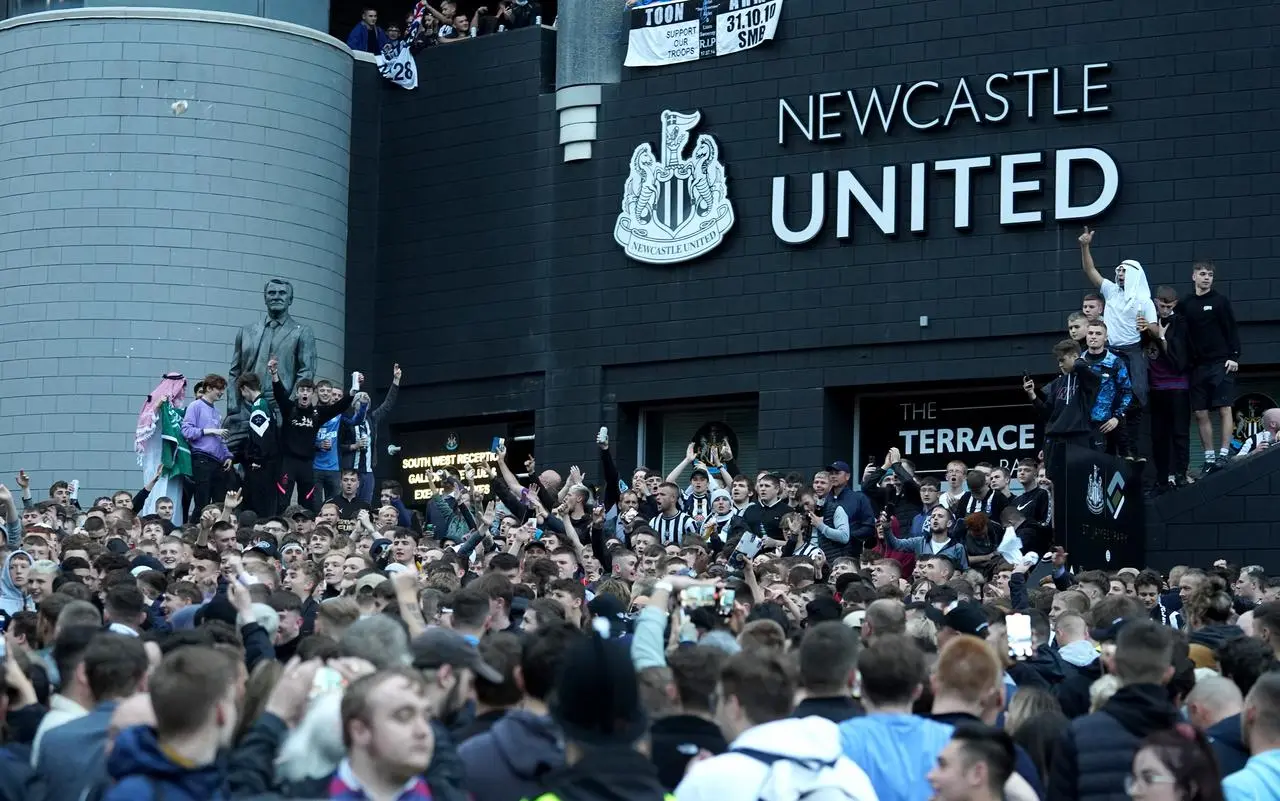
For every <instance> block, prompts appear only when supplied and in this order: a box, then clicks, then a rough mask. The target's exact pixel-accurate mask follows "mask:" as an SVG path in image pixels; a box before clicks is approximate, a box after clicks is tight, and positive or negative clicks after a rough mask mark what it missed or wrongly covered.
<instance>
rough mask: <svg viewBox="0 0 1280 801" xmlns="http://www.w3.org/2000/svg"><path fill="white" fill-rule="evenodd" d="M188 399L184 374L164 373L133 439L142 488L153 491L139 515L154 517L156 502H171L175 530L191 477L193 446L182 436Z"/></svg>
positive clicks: (147, 402)
mask: <svg viewBox="0 0 1280 801" xmlns="http://www.w3.org/2000/svg"><path fill="white" fill-rule="evenodd" d="M186 398H187V379H186V377H184V376H183V375H182V373H165V374H164V378H163V380H161V382H160V383H159V384H158V385H157V386H156V388H155V389H153V390H152V391H151V394H150V395H148V396H147V400H146V402H145V403H143V404H142V410H141V411H140V412H139V413H138V428H137V432H136V434H135V435H134V439H133V449H134V451H135V452H136V453H137V454H138V466H140V467H141V468H142V483H143V486H149V487H151V492H150V493H149V494H148V495H147V499H146V501H144V502H143V504H142V508H141V509H139V510H138V514H140V515H150V514H155V511H156V501H157V500H159V499H160V498H170V499H172V500H173V520H172V522H173V524H174V525H175V526H180V525H182V510H183V502H182V501H183V493H184V491H185V482H186V481H187V480H188V479H190V477H191V446H189V445H188V444H187V440H186V439H185V438H184V437H183V436H182V407H183V405H184V404H185V402H186ZM157 475H158V476H159V477H158V478H157ZM152 479H155V485H154V486H151V480H152Z"/></svg>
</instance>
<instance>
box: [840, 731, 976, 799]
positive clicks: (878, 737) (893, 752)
mask: <svg viewBox="0 0 1280 801" xmlns="http://www.w3.org/2000/svg"><path fill="white" fill-rule="evenodd" d="M952 731H953V727H952V726H948V725H947V724H945V723H938V722H937V721H934V720H929V719H927V718H922V717H918V716H916V715H899V714H885V713H873V714H870V715H866V716H865V717H860V718H850V719H849V720H846V721H845V722H844V723H841V724H840V742H841V746H842V748H843V749H844V755H845V756H847V757H849V759H851V760H853V761H854V762H855V763H857V765H858V767H860V768H862V769H863V770H864V771H865V772H866V774H867V778H869V779H870V780H871V786H872V787H874V788H875V790H876V795H877V796H878V797H879V799H880V801H929V799H930V798H932V797H933V788H932V787H931V786H930V785H929V780H928V779H926V778H925V777H926V776H927V775H928V774H929V771H931V770H933V765H934V762H936V761H937V759H938V754H939V753H941V752H942V749H943V748H945V747H946V745H947V743H948V742H949V741H950V740H951V732H952Z"/></svg>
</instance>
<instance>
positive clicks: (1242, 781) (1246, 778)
mask: <svg viewBox="0 0 1280 801" xmlns="http://www.w3.org/2000/svg"><path fill="white" fill-rule="evenodd" d="M1222 792H1223V793H1224V794H1225V795H1226V796H1227V801H1274V799H1276V798H1280V751H1263V752H1262V753H1261V754H1255V755H1254V756H1253V757H1251V758H1250V759H1249V761H1248V762H1246V763H1245V766H1244V770H1238V771H1236V772H1235V773H1232V774H1231V775H1230V776H1228V777H1227V778H1225V779H1223V780H1222Z"/></svg>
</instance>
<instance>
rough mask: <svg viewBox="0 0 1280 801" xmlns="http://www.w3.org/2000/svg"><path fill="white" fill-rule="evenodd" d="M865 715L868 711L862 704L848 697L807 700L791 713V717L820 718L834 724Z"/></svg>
mask: <svg viewBox="0 0 1280 801" xmlns="http://www.w3.org/2000/svg"><path fill="white" fill-rule="evenodd" d="M865 714H867V710H865V709H863V708H862V704H860V703H858V702H857V701H855V700H854V699H852V698H849V697H847V696H836V697H834V698H806V699H804V700H803V701H801V702H800V703H799V704H797V705H796V710H795V711H794V712H792V713H791V717H793V718H807V717H820V718H826V719H827V720H829V721H831V722H832V723H844V722H845V721H846V720H849V719H850V718H860V717H862V716H863V715H865Z"/></svg>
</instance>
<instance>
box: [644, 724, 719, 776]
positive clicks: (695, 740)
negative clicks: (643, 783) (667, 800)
mask: <svg viewBox="0 0 1280 801" xmlns="http://www.w3.org/2000/svg"><path fill="white" fill-rule="evenodd" d="M649 740H650V743H651V746H652V747H651V748H650V751H651V753H650V758H651V759H652V760H653V764H654V767H656V768H657V769H658V781H660V782H662V786H663V787H665V788H667V789H668V790H672V791H674V790H675V789H676V785H677V784H679V783H680V780H681V779H683V778H684V772H685V769H686V768H688V767H689V760H690V759H692V758H694V757H695V756H697V755H698V752H699V751H709V752H710V753H711V754H712V755H713V756H715V755H719V754H723V753H724V751H725V749H726V748H728V747H729V744H728V743H726V742H725V741H724V735H723V734H721V733H720V727H719V726H717V725H716V724H715V723H712V722H711V721H709V720H706V719H704V718H700V717H698V716H696V715H671V716H669V717H665V718H659V719H658V720H655V721H654V722H653V725H652V726H650V727H649Z"/></svg>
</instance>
